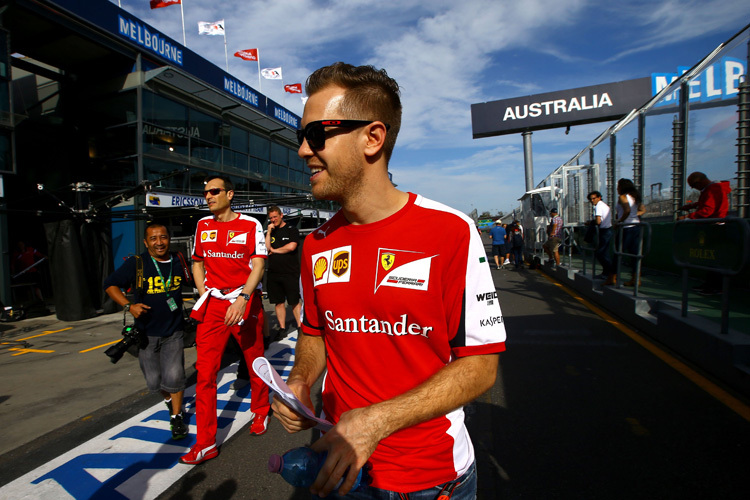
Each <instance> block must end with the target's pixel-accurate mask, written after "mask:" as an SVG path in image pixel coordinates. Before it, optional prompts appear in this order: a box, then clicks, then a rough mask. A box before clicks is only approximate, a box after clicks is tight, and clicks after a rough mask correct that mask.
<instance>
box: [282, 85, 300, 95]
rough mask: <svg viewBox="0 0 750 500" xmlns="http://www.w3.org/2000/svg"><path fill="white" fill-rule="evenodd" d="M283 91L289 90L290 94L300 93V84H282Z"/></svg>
mask: <svg viewBox="0 0 750 500" xmlns="http://www.w3.org/2000/svg"><path fill="white" fill-rule="evenodd" d="M284 92H289V93H290V94H301V93H302V84H301V83H292V84H291V85H284Z"/></svg>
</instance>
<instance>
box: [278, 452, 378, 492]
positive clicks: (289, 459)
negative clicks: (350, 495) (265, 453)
mask: <svg viewBox="0 0 750 500" xmlns="http://www.w3.org/2000/svg"><path fill="white" fill-rule="evenodd" d="M327 456H328V453H327V452H323V453H316V452H314V451H313V450H311V449H310V448H308V447H306V446H303V447H301V448H294V449H292V450H289V451H287V452H286V453H284V455H282V456H278V455H271V456H270V457H269V459H268V472H273V473H276V474H281V477H283V478H284V479H285V480H286V482H287V483H289V484H291V485H292V486H296V487H297V488H309V487H310V486H311V485H312V484H313V483H314V482H315V478H316V477H318V472H320V468H321V467H323V463H324V462H325V461H326V457H327ZM343 482H344V478H343V477H342V478H341V480H340V481H339V482H338V484H337V485H336V490H338V489H339V487H340V486H341V483H343ZM363 486H364V483H363V482H362V469H360V470H359V474H357V479H356V480H355V481H354V486H352V491H354V490H356V489H357V488H360V487H363Z"/></svg>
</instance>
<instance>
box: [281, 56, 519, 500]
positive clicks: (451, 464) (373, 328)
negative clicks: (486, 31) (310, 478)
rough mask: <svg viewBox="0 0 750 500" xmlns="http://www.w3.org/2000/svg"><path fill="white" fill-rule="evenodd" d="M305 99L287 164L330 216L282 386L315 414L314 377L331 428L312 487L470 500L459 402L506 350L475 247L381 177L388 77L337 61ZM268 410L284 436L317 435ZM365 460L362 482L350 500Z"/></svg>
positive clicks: (493, 295) (471, 470)
mask: <svg viewBox="0 0 750 500" xmlns="http://www.w3.org/2000/svg"><path fill="white" fill-rule="evenodd" d="M306 90H307V95H308V96H309V99H308V101H307V103H306V105H305V111H304V115H303V118H302V124H303V127H302V129H301V130H299V131H298V135H297V139H298V141H299V143H300V148H299V151H298V154H299V156H300V157H301V158H303V159H305V161H306V162H307V166H308V168H309V169H310V171H311V174H312V175H311V177H310V184H311V187H312V193H313V195H314V196H315V198H318V199H324V200H334V201H336V202H338V203H339V204H340V205H341V207H342V208H341V210H340V211H339V212H337V214H336V215H335V216H334V217H333V218H332V219H331V220H329V221H328V222H327V223H325V224H324V225H323V226H321V227H320V228H318V229H317V230H316V231H314V232H313V233H311V234H310V235H309V236H308V237H307V238H306V239H305V244H304V245H303V248H302V263H301V266H302V269H301V282H302V291H303V314H302V334H301V335H300V336H299V339H298V341H297V347H296V351H295V363H294V367H293V368H292V371H291V373H290V374H289V378H288V380H287V384H288V385H289V387H290V388H291V390H292V391H293V392H294V393H295V395H296V396H297V397H298V398H299V399H300V400H301V401H302V402H303V403H304V404H306V405H307V406H308V407H309V408H310V409H313V404H312V401H311V396H310V388H311V387H312V386H313V384H314V383H315V381H316V380H317V379H318V377H319V376H320V375H321V374H323V372H324V371H325V372H326V375H325V382H324V388H323V413H324V416H325V418H327V419H329V420H330V421H331V422H333V423H334V424H335V425H334V427H333V428H332V429H331V430H330V431H328V432H326V433H325V434H324V435H323V437H321V438H320V439H319V440H318V441H316V442H315V443H313V444H312V449H313V450H315V451H318V452H322V451H326V452H327V458H326V462H325V463H324V464H323V467H322V468H321V470H320V473H319V474H318V476H317V479H316V480H315V482H314V483H313V485H312V486H311V487H310V491H311V492H312V493H313V494H316V495H317V494H319V495H320V496H327V495H330V498H340V497H342V496H344V495H347V494H348V495H347V496H346V498H355V499H370V498H397V495H401V498H408V496H409V495H416V496H418V497H419V498H423V497H422V496H419V495H428V494H431V495H432V496H431V498H436V497H438V496H439V495H440V494H445V495H452V497H451V498H452V499H453V500H464V499H470V498H475V495H476V467H475V461H474V450H473V446H472V444H471V440H470V438H469V435H468V432H467V430H466V427H465V425H464V414H463V406H464V405H465V404H467V403H469V402H470V401H472V400H473V399H475V398H476V397H478V396H479V395H481V394H482V393H484V392H485V391H486V390H488V389H489V388H490V387H492V385H493V384H494V382H495V377H496V375H497V365H498V353H499V352H501V351H503V350H504V349H505V343H504V342H505V327H504V324H503V318H502V313H501V311H500V306H499V304H498V301H497V291H496V289H495V285H494V283H493V281H492V276H491V273H490V268H489V264H488V262H487V257H486V255H485V252H484V245H483V244H482V241H481V238H480V236H479V234H477V230H476V228H475V226H474V223H473V222H472V221H471V219H469V218H468V217H466V216H465V215H464V214H461V213H460V212H458V211H455V210H453V209H451V208H448V207H446V206H445V205H442V204H440V203H437V202H434V201H431V200H427V199H425V198H423V197H421V196H419V195H416V194H413V193H407V192H402V191H399V190H398V189H396V187H395V186H394V185H393V183H392V182H391V181H390V179H389V177H388V161H389V159H390V156H391V152H392V151H393V147H394V145H395V142H396V136H397V135H398V131H399V128H400V124H401V100H400V96H399V88H398V84H397V83H396V82H395V81H394V80H393V79H392V78H390V77H389V76H388V75H387V74H386V72H385V71H384V70H380V71H378V70H376V69H375V68H373V67H371V66H360V67H354V66H351V65H349V64H344V63H336V64H333V65H331V66H328V67H325V68H321V69H319V70H317V71H316V72H314V73H313V74H312V75H311V76H310V77H309V78H308V80H307V84H306ZM415 220H418V221H420V224H419V225H417V226H415V224H414V221H415ZM435 227H440V228H441V232H444V233H445V234H449V235H450V237H449V238H448V237H441V238H436V237H435V234H434V228H435ZM273 408H274V415H275V416H276V417H277V418H278V419H279V421H280V422H281V423H282V424H283V425H284V427H285V428H286V429H287V431H289V432H297V431H300V430H304V429H307V428H310V427H311V426H312V425H314V422H312V421H311V420H308V419H306V418H304V417H303V416H301V415H299V414H297V413H295V412H294V411H292V410H291V409H289V408H288V407H287V406H285V405H284V404H283V403H281V402H279V401H278V400H275V401H274V404H273ZM368 462H369V464H370V466H371V470H370V477H371V479H372V484H371V486H369V487H368V488H366V489H365V490H364V491H360V490H357V491H350V489H351V488H352V485H353V484H354V481H355V479H356V477H357V474H358V472H359V471H360V469H362V468H363V467H364V466H365V464H366V463H368ZM339 480H343V481H342V484H341V486H340V487H339V488H338V491H337V492H333V491H332V490H333V489H334V487H335V486H336V485H337V483H338V482H339ZM404 495H406V496H404ZM424 498H427V497H426V496H425V497H424Z"/></svg>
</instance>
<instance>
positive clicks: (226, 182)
mask: <svg viewBox="0 0 750 500" xmlns="http://www.w3.org/2000/svg"><path fill="white" fill-rule="evenodd" d="M214 179H219V180H220V181H222V182H223V183H224V189H226V190H227V191H234V184H233V183H232V181H230V180H229V177H226V176H224V175H209V176H208V177H206V180H204V181H203V184H204V185H205V184H208V183H209V182H211V181H212V180H214Z"/></svg>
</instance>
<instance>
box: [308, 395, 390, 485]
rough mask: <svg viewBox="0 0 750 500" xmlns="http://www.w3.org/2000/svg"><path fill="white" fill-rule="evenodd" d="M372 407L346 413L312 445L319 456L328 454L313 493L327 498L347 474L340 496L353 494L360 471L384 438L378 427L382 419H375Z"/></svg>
mask: <svg viewBox="0 0 750 500" xmlns="http://www.w3.org/2000/svg"><path fill="white" fill-rule="evenodd" d="M371 408H372V407H365V408H356V409H354V410H350V411H348V412H346V413H344V414H342V415H341V418H340V419H339V421H338V423H337V424H336V425H335V426H333V428H332V429H331V430H330V431H328V432H327V433H325V434H324V435H323V437H321V438H320V439H318V440H317V441H316V442H314V443H313V444H312V445H311V446H310V448H312V449H313V450H314V451H317V452H319V453H320V452H322V451H324V450H327V451H328V456H327V457H326V461H325V463H324V464H323V467H322V468H321V469H320V472H319V473H318V477H317V479H316V480H315V482H314V483H313V484H312V486H310V491H311V492H312V493H313V494H316V495H319V496H321V497H325V496H326V495H328V494H329V493H330V492H331V491H333V489H334V488H335V487H336V484H338V482H339V480H340V479H341V478H342V477H344V475H345V474H346V476H345V477H344V482H343V483H342V484H341V487H339V489H338V493H339V494H340V495H342V496H344V495H346V494H347V493H349V491H350V490H351V488H352V486H353V485H354V481H356V479H357V474H358V473H359V470H360V469H361V468H362V467H364V466H365V464H366V463H367V460H368V459H369V458H370V455H372V453H373V452H374V451H375V448H376V447H377V446H378V443H379V442H380V440H381V439H382V437H381V435H380V429H379V425H378V423H379V420H380V419H377V418H374V412H372V411H371ZM347 469H348V472H347Z"/></svg>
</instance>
